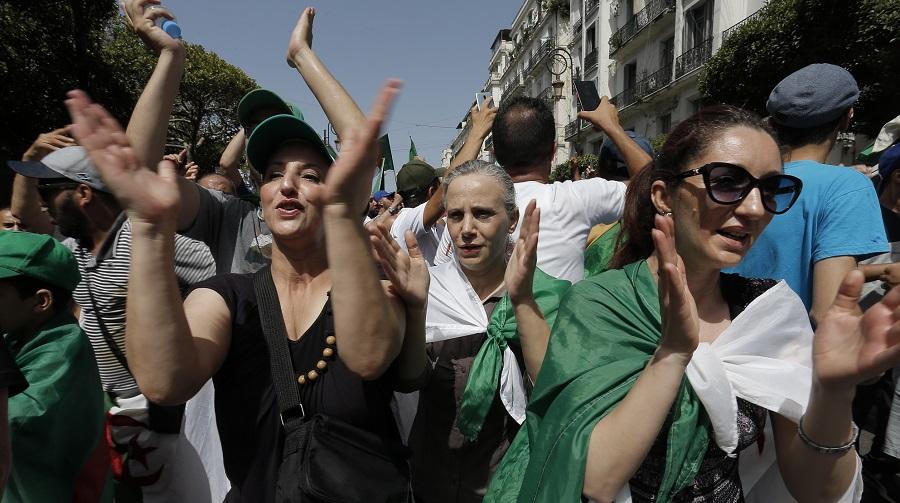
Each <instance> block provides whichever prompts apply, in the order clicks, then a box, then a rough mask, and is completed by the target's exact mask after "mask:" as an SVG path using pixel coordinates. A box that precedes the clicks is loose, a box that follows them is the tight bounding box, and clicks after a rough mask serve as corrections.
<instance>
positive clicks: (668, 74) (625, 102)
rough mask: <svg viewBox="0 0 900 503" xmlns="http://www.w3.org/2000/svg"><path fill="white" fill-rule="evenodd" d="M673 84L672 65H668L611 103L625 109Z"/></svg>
mask: <svg viewBox="0 0 900 503" xmlns="http://www.w3.org/2000/svg"><path fill="white" fill-rule="evenodd" d="M671 83H672V65H666V66H664V67H662V68H660V69H659V70H657V71H655V72H653V73H651V74H650V75H647V76H646V77H644V78H643V79H641V80H639V81H638V82H637V83H635V84H634V85H633V86H631V87H629V88H628V89H625V90H624V91H622V92H621V93H619V94H617V95H615V96H613V97H612V99H610V100H609V101H610V103H612V104H613V105H615V106H616V107H618V108H620V109H621V108H625V107H627V106H629V105H632V104H634V103H635V102H636V101H637V100H639V99H641V98H643V97H644V96H649V95H651V94H653V93H655V92H656V91H659V90H660V89H662V88H664V87H666V86H667V85H669V84H671Z"/></svg>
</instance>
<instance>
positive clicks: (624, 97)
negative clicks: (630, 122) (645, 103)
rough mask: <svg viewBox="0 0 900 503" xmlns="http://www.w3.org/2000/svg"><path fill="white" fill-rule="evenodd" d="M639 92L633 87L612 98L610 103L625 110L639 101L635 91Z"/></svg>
mask: <svg viewBox="0 0 900 503" xmlns="http://www.w3.org/2000/svg"><path fill="white" fill-rule="evenodd" d="M636 90H637V88H636V86H631V87H629V88H628V89H625V90H624V91H622V92H621V93H619V94H617V95H615V96H613V97H612V98H610V100H609V102H610V103H612V104H613V105H615V106H616V108H625V107H627V106H628V105H633V104H634V102H635V101H637V94H636V93H635V91H636Z"/></svg>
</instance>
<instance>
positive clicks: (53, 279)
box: [0, 231, 81, 292]
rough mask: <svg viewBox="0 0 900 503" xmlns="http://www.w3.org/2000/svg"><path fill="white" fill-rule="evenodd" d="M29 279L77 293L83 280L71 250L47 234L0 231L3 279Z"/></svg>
mask: <svg viewBox="0 0 900 503" xmlns="http://www.w3.org/2000/svg"><path fill="white" fill-rule="evenodd" d="M17 276H28V277H30V278H34V279H37V280H40V281H43V282H45V283H49V284H51V285H56V286H58V287H61V288H64V289H66V290H68V291H70V292H71V291H73V290H75V286H76V285H78V282H79V281H81V275H80V274H79V273H78V264H77V263H76V262H75V257H74V256H73V255H72V252H70V251H69V249H68V248H66V247H65V246H63V245H62V243H60V242H59V241H57V240H55V239H53V238H52V237H50V236H47V235H45V234H32V233H30V232H14V231H2V232H0V279H6V278H14V277H17Z"/></svg>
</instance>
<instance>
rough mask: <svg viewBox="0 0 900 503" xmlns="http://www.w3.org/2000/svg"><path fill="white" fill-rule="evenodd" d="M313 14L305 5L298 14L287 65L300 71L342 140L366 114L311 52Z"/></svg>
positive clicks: (364, 118) (363, 119) (313, 11)
mask: <svg viewBox="0 0 900 503" xmlns="http://www.w3.org/2000/svg"><path fill="white" fill-rule="evenodd" d="M315 17H316V10H315V9H313V8H312V7H307V8H306V9H304V10H303V13H302V14H300V19H299V20H297V26H296V27H294V31H293V32H292V33H291V41H290V43H289V44H288V50H287V64H288V65H290V66H291V68H296V69H297V71H298V72H300V76H301V77H303V80H304V82H306V85H307V86H309V90H310V91H312V93H313V95H314V96H315V97H316V100H317V101H318V102H319V105H321V106H322V110H323V111H324V112H325V116H326V117H328V120H329V121H330V122H331V125H332V126H334V130H335V131H336V132H337V135H338V137H339V138H341V141H344V139H345V138H346V137H347V134H348V133H349V132H350V130H351V129H353V128H355V127H361V126H362V125H363V124H364V123H365V120H366V117H365V115H363V112H362V110H360V108H359V105H357V104H356V102H355V101H353V98H351V97H350V94H349V93H348V92H347V90H346V89H344V86H342V85H341V83H340V82H338V80H337V79H336V78H334V76H333V75H332V74H331V72H330V71H328V68H327V67H325V64H324V63H322V61H321V60H320V59H319V57H318V56H317V55H316V53H315V52H313V50H312V39H313V33H312V30H313V20H314V19H315Z"/></svg>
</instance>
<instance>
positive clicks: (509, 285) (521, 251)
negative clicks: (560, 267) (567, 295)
mask: <svg viewBox="0 0 900 503" xmlns="http://www.w3.org/2000/svg"><path fill="white" fill-rule="evenodd" d="M540 225H541V210H540V209H538V208H537V201H535V200H534V199H532V200H531V201H530V202H529V203H528V206H526V207H525V216H524V219H523V220H522V228H521V229H520V230H519V239H518V240H516V244H515V247H514V248H513V252H512V255H511V256H510V257H509V263H507V264H506V274H505V276H504V284H505V285H506V291H507V292H508V293H509V300H511V301H512V302H513V304H520V303H522V302H524V301H528V300H530V299H532V298H533V292H532V283H534V269H535V267H537V246H538V233H539V229H540Z"/></svg>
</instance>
